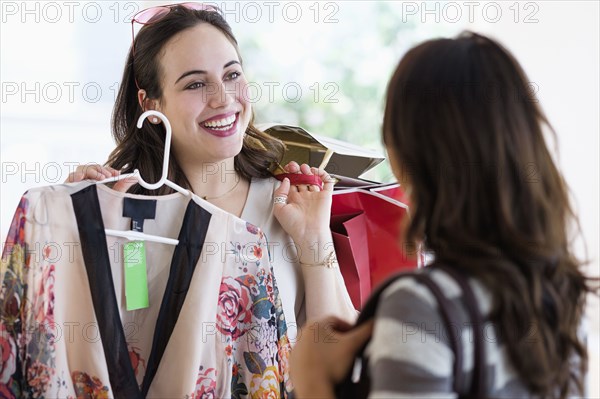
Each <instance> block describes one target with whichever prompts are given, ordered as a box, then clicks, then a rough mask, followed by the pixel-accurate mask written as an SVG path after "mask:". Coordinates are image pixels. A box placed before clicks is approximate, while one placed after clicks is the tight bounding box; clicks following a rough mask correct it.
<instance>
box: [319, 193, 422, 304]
mask: <svg viewBox="0 0 600 399" xmlns="http://www.w3.org/2000/svg"><path fill="white" fill-rule="evenodd" d="M401 197H402V190H401V189H400V188H399V186H398V185H388V186H384V187H376V188H371V189H368V188H365V189H363V188H351V189H343V190H336V191H335V192H334V194H333V205H332V210H331V224H330V227H331V232H332V235H333V241H334V246H335V249H336V254H337V258H338V263H339V266H340V271H341V272H342V276H343V277H344V282H345V284H346V287H347V289H348V293H349V294H350V298H351V299H352V303H353V304H354V306H355V307H356V308H357V309H360V308H362V305H363V304H364V303H365V301H366V299H367V298H368V296H369V294H370V293H371V290H372V288H374V287H375V286H377V285H378V284H379V283H380V282H382V281H383V280H385V279H387V278H388V277H389V276H390V275H392V274H394V273H397V272H398V271H400V270H406V269H413V268H416V267H418V265H419V256H418V253H417V251H416V250H415V248H414V247H412V246H411V245H408V244H405V243H403V241H402V239H401V237H400V226H401V222H402V220H403V219H404V218H406V217H408V206H407V205H406V204H404V203H402V202H401V201H399V200H398V199H397V198H401Z"/></svg>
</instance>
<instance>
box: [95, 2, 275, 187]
mask: <svg viewBox="0 0 600 399" xmlns="http://www.w3.org/2000/svg"><path fill="white" fill-rule="evenodd" d="M201 23H208V24H211V25H212V26H214V27H215V28H217V29H219V30H220V31H221V32H222V33H223V34H224V35H225V37H227V39H228V40H229V41H230V42H231V43H232V44H233V46H234V47H235V49H236V51H237V53H238V56H240V53H239V48H238V44H237V41H236V39H235V37H234V36H233V33H232V31H231V27H230V26H229V25H228V24H227V22H226V21H225V19H224V18H223V16H222V15H221V13H220V12H218V11H205V10H191V9H188V8H185V7H182V6H173V7H172V8H171V11H170V12H169V13H168V14H167V15H166V16H164V17H163V18H162V19H160V20H158V21H156V22H153V23H150V24H147V25H144V26H143V27H142V28H141V29H140V31H139V33H138V34H137V36H136V37H135V41H134V43H133V45H132V47H131V48H130V49H129V54H128V56H127V62H126V64H125V70H124V72H123V78H122V81H121V86H120V87H119V93H118V95H117V100H116V103H115V106H114V109H113V115H112V132H113V137H114V139H115V141H116V143H117V147H116V148H115V149H114V150H113V152H112V153H111V154H110V156H109V159H108V161H107V162H106V164H107V165H109V166H111V167H113V168H115V169H117V170H121V171H122V172H124V173H129V172H133V171H134V170H135V169H136V168H137V169H139V170H140V171H141V173H142V176H143V177H144V179H145V180H146V181H148V182H155V181H158V180H159V179H160V176H161V172H162V159H163V151H164V144H165V132H164V129H163V127H162V124H161V125H153V124H151V123H149V122H147V121H146V122H145V123H144V126H143V127H142V129H138V128H137V127H136V124H137V120H138V118H139V116H140V115H141V114H142V113H143V112H144V110H143V109H142V108H141V107H140V105H139V102H138V95H137V93H138V85H139V87H140V88H143V89H144V90H146V95H147V98H152V99H158V98H160V97H161V96H162V87H161V81H160V76H161V70H160V62H159V55H160V52H161V50H162V48H163V46H164V45H165V43H166V42H167V41H168V40H169V39H170V38H172V37H173V36H175V35H176V34H178V33H180V32H182V31H184V30H186V29H189V28H193V27H194V26H196V25H198V24H201ZM134 47H135V60H134V57H133V48H134ZM240 62H242V58H241V56H240ZM136 79H137V84H136ZM253 120H254V117H252V119H251V121H250V124H249V125H248V128H247V129H246V135H245V137H244V142H243V146H242V150H241V152H240V153H239V154H238V155H237V156H236V157H235V161H234V164H235V170H236V171H237V172H238V173H239V174H240V176H242V177H244V178H246V179H251V178H252V177H260V178H266V177H269V176H272V170H273V168H274V167H275V165H277V164H278V163H279V162H280V161H281V159H282V157H283V152H284V149H285V147H284V144H283V143H282V142H281V141H279V140H277V139H275V138H273V137H271V136H269V135H268V134H266V133H264V132H261V131H260V130H258V129H257V128H256V127H254V125H253ZM169 179H170V180H172V181H173V182H175V183H177V184H179V185H180V186H183V187H185V188H188V189H191V188H192V187H191V185H190V183H189V181H188V179H187V178H186V176H185V174H184V173H183V170H182V169H181V167H180V165H179V164H178V162H177V160H176V159H175V157H174V156H173V154H171V157H170V165H169ZM130 192H133V193H138V194H167V193H170V192H172V189H170V188H169V187H167V186H163V187H161V188H160V189H158V190H156V191H149V190H146V189H144V188H143V187H141V186H139V185H134V186H133V187H132V188H131V189H130Z"/></svg>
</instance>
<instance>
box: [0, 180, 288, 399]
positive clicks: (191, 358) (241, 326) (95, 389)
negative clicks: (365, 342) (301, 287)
mask: <svg viewBox="0 0 600 399" xmlns="http://www.w3.org/2000/svg"><path fill="white" fill-rule="evenodd" d="M131 199H133V200H136V201H141V202H144V203H146V202H148V201H150V202H152V204H153V205H152V206H154V207H155V209H156V214H155V216H154V218H150V219H147V220H145V224H144V233H146V234H152V235H158V236H163V237H171V238H177V239H178V241H179V243H178V244H177V245H176V246H172V245H169V244H161V243H154V242H146V244H145V246H146V247H145V255H146V268H147V270H146V275H147V288H148V299H149V301H148V302H149V304H148V306H146V307H143V308H140V309H136V310H128V309H127V295H126V293H127V291H126V289H125V277H124V275H125V271H124V267H125V266H124V263H125V262H124V260H125V257H126V254H125V252H123V245H124V244H125V243H126V242H127V240H126V239H123V238H119V237H114V236H111V235H109V234H106V232H105V229H114V230H128V229H129V228H130V224H131V219H130V218H128V217H124V216H123V204H124V202H127V201H128V200H131ZM0 280H1V281H2V288H1V291H0V310H1V317H0V331H1V335H0V355H1V357H2V359H1V365H0V397H2V398H12V397H15V398H21V397H25V398H28V397H35V398H42V397H46V398H113V397H115V398H143V397H148V398H153V397H154V398H164V397H169V398H225V397H226V398H230V397H231V398H279V397H282V398H285V397H288V395H289V393H290V392H291V390H292V386H291V383H290V380H289V375H288V358H289V352H290V343H289V340H288V336H287V326H286V321H285V317H284V314H283V310H282V305H281V300H280V295H279V292H278V289H277V283H276V281H275V278H274V274H273V268H272V265H271V262H270V259H269V253H268V243H267V242H266V238H265V236H264V234H263V232H262V230H261V229H260V228H258V227H256V226H254V225H252V224H250V223H247V222H245V221H244V220H242V219H239V218H237V217H235V216H233V215H231V214H229V213H227V212H225V211H223V210H221V209H219V208H217V207H215V206H213V205H211V204H210V203H208V202H206V201H203V200H202V199H200V198H198V197H196V196H192V198H191V199H190V198H189V197H185V196H183V195H180V194H172V195H167V196H161V197H150V196H139V195H132V194H125V193H119V192H116V191H113V190H111V189H109V188H107V187H105V186H102V185H98V186H97V185H95V184H90V183H89V182H83V183H78V184H65V185H58V186H51V187H44V188H36V189H33V190H30V191H28V192H27V193H25V194H24V195H23V197H22V199H21V201H20V204H19V206H18V208H17V211H16V212H15V215H14V219H13V222H12V225H11V228H10V231H9V234H8V238H7V242H6V244H5V247H4V251H3V254H2V263H1V269H0Z"/></svg>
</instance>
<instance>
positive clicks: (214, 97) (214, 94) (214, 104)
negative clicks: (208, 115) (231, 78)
mask: <svg viewBox="0 0 600 399" xmlns="http://www.w3.org/2000/svg"><path fill="white" fill-rule="evenodd" d="M206 93H207V97H208V98H207V103H208V105H209V106H210V107H211V108H222V107H226V106H228V105H229V104H231V103H232V102H233V101H234V98H233V96H234V93H233V92H232V91H230V90H229V91H228V90H227V87H225V85H224V84H223V83H211V84H210V86H209V89H208V90H207V91H206Z"/></svg>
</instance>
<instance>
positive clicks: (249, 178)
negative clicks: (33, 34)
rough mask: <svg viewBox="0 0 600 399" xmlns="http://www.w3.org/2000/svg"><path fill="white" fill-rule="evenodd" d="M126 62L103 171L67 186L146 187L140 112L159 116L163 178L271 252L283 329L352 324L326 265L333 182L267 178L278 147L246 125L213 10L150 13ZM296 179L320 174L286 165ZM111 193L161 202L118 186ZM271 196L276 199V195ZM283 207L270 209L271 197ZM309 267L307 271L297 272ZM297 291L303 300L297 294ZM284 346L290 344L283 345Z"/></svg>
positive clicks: (152, 153)
mask: <svg viewBox="0 0 600 399" xmlns="http://www.w3.org/2000/svg"><path fill="white" fill-rule="evenodd" d="M134 22H141V23H142V24H143V26H142V28H141V29H140V31H139V33H138V34H137V35H136V36H135V39H134V42H133V44H132V46H131V49H130V51H129V55H128V57H127V61H126V65H125V71H124V73H123V78H122V84H121V85H120V87H119V92H118V96H117V101H116V103H115V107H114V111H113V117H112V128H113V136H114V138H115V141H116V143H117V147H116V148H115V149H114V151H113V152H112V154H110V157H109V159H108V161H107V163H106V166H104V167H102V166H100V165H82V166H80V167H79V168H78V169H77V170H76V171H75V172H73V173H72V174H71V175H70V176H69V179H68V181H80V180H82V179H97V180H101V179H104V178H106V177H111V176H116V175H118V174H119V173H130V172H133V171H134V170H135V169H139V170H140V172H141V174H142V176H143V178H144V179H145V180H146V181H148V182H154V181H158V180H159V179H160V176H161V173H162V157H163V148H164V140H165V134H164V129H163V127H162V126H161V122H160V120H159V119H158V118H154V119H151V121H150V123H145V124H144V126H143V128H142V129H138V128H137V127H136V123H137V120H138V118H139V116H140V115H141V114H142V113H143V112H145V111H147V110H151V109H152V110H158V111H160V112H162V113H163V114H165V115H166V116H167V118H169V121H170V122H171V125H172V127H173V138H172V151H171V152H172V156H171V157H170V165H169V174H168V177H169V179H170V180H171V181H173V182H175V183H176V184H178V185H180V186H182V187H184V188H187V189H190V190H191V191H192V192H194V193H195V194H197V195H199V196H201V197H202V198H204V199H205V200H207V201H209V202H211V203H213V204H215V205H216V206H218V207H220V208H221V209H224V210H226V211H228V212H230V213H232V214H234V215H236V216H239V217H241V218H242V219H244V220H247V221H249V222H251V223H253V224H255V225H257V226H259V227H261V228H262V229H263V230H264V232H265V234H266V235H267V238H268V240H269V241H270V244H271V245H272V247H273V251H274V254H272V257H273V258H274V263H275V264H276V269H275V270H276V271H275V273H276V274H278V273H279V274H281V276H279V275H278V282H279V285H280V288H281V291H282V295H283V296H284V305H283V306H284V309H285V310H286V312H285V315H286V318H287V320H288V324H289V325H290V326H291V327H292V328H293V327H294V326H295V325H296V323H298V324H303V322H304V320H305V319H306V316H308V317H315V316H317V317H318V316H319V315H324V314H325V313H332V314H337V315H339V316H340V317H344V318H348V319H353V318H354V317H355V316H356V312H355V310H354V308H353V307H352V303H351V301H350V299H349V297H348V295H347V291H346V289H345V287H344V284H343V279H342V277H341V274H340V273H339V269H336V268H326V267H316V268H315V267H310V266H312V265H315V264H317V265H321V264H323V265H325V263H323V262H324V261H325V260H326V258H328V257H329V256H330V252H331V251H332V248H333V247H332V246H331V245H330V244H331V242H332V240H331V235H330V231H329V209H330V205H331V190H332V184H330V183H326V184H325V185H324V186H323V189H322V190H321V188H320V187H318V186H316V185H310V186H306V185H301V186H300V185H299V186H292V187H291V188H290V183H289V180H286V181H284V182H283V184H281V187H279V189H278V190H277V187H278V186H279V182H278V181H277V180H276V179H275V178H273V171H274V169H275V168H276V167H277V166H278V162H279V161H280V160H281V158H282V156H283V151H284V144H283V143H282V142H281V141H279V140H277V139H275V138H273V137H272V136H270V135H268V134H266V133H264V132H261V131H260V130H258V129H257V128H255V127H254V125H253V123H252V120H253V113H252V108H251V104H250V102H249V101H248V99H247V93H246V84H247V81H246V78H245V76H244V73H243V67H242V66H243V63H242V58H241V56H240V52H239V49H238V45H237V41H236V39H235V37H234V36H233V33H232V31H231V28H230V26H229V25H228V24H227V22H226V21H225V19H224V18H223V16H222V15H221V13H220V11H219V10H218V9H216V8H213V7H211V6H207V5H203V4H201V3H184V5H173V6H162V7H153V8H151V9H148V10H144V11H141V12H140V13H138V15H137V16H136V17H134ZM285 170H286V171H287V172H290V173H302V174H305V175H313V173H314V174H319V175H320V177H321V178H322V180H323V181H325V182H327V180H328V177H327V176H328V175H327V174H326V172H324V171H322V170H321V171H319V170H317V169H316V168H310V167H309V166H308V165H301V166H300V165H298V164H296V163H290V164H289V165H286V167H285ZM114 188H115V189H116V190H121V191H125V190H128V192H130V193H134V194H147V195H149V194H153V195H163V194H169V193H172V192H173V190H172V189H171V188H169V187H167V186H163V187H161V188H159V189H157V190H147V189H145V188H143V187H142V186H140V185H137V184H134V182H131V181H127V180H125V181H120V182H117V183H116V184H115V185H114ZM276 190H277V191H276ZM274 197H276V198H278V199H279V198H283V197H286V198H287V201H286V203H285V204H284V203H281V204H276V205H277V206H273V205H274V204H273V198H274ZM304 266H308V267H304ZM305 293H306V295H305ZM292 338H293V337H292Z"/></svg>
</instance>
